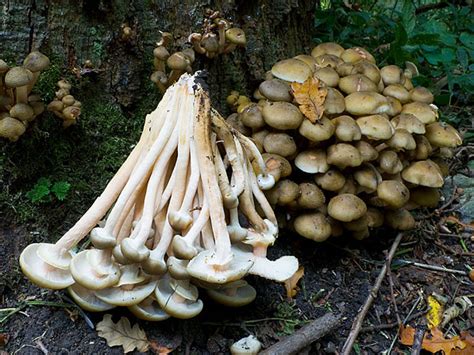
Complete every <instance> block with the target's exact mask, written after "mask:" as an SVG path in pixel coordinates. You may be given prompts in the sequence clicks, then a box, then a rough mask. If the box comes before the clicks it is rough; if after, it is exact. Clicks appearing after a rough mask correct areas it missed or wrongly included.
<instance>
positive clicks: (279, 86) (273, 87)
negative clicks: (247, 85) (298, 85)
mask: <svg viewBox="0 0 474 355" xmlns="http://www.w3.org/2000/svg"><path fill="white" fill-rule="evenodd" d="M258 90H259V92H260V93H261V94H262V95H263V96H265V97H266V98H267V99H268V100H270V101H285V102H291V101H292V99H293V98H292V96H291V94H290V90H291V89H290V86H289V85H288V84H287V83H286V82H284V81H282V80H279V79H270V80H265V81H263V82H262V83H261V84H260V86H259V87H258Z"/></svg>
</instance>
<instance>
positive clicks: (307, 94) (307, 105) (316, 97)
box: [291, 77, 328, 123]
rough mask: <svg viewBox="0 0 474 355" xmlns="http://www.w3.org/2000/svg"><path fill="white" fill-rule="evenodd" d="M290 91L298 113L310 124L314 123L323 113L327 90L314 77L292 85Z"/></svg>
mask: <svg viewBox="0 0 474 355" xmlns="http://www.w3.org/2000/svg"><path fill="white" fill-rule="evenodd" d="M291 89H292V90H293V96H294V97H295V100H296V102H297V103H298V104H299V107H300V111H301V112H302V113H303V115H305V116H306V118H308V119H309V120H310V121H311V122H312V123H316V121H318V120H319V119H321V117H322V116H323V113H324V101H325V100H326V95H327V94H328V90H327V89H326V88H325V87H324V86H323V84H322V83H321V82H320V81H319V80H318V79H317V78H314V77H311V78H309V79H308V80H306V81H305V82H304V83H302V84H300V83H292V84H291Z"/></svg>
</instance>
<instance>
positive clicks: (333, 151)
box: [327, 143, 362, 169]
mask: <svg viewBox="0 0 474 355" xmlns="http://www.w3.org/2000/svg"><path fill="white" fill-rule="evenodd" d="M327 161H328V163H329V164H331V165H335V166H337V167H338V168H341V169H344V168H346V167H348V166H351V167H354V166H359V165H361V164H362V157H361V155H360V153H359V150H358V149H357V148H356V147H354V146H353V145H351V144H347V143H337V144H333V145H331V146H330V147H329V148H328V149H327Z"/></svg>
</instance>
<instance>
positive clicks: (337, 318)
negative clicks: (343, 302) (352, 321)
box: [259, 313, 342, 355]
mask: <svg viewBox="0 0 474 355" xmlns="http://www.w3.org/2000/svg"><path fill="white" fill-rule="evenodd" d="M341 320H342V315H341V314H339V315H335V314H334V313H326V314H325V315H324V316H322V317H320V318H317V319H315V320H313V321H312V322H311V323H309V324H307V325H305V326H304V327H302V328H301V329H298V330H297V331H296V332H294V333H293V334H292V335H290V336H287V337H285V338H283V339H282V340H280V341H279V342H277V343H275V344H273V345H272V346H270V347H269V348H268V349H266V350H264V351H262V352H260V353H259V354H260V355H291V354H296V353H298V351H300V350H301V349H303V348H304V347H306V346H308V345H310V344H312V343H314V342H315V341H316V340H318V339H321V338H322V337H323V336H325V335H326V334H328V333H329V332H331V331H332V330H333V329H334V328H336V327H337V326H338V325H339V324H340V322H341Z"/></svg>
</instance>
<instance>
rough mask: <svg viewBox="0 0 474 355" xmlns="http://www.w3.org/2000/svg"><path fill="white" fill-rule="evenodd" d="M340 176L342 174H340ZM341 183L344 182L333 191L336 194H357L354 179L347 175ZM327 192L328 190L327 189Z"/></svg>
mask: <svg viewBox="0 0 474 355" xmlns="http://www.w3.org/2000/svg"><path fill="white" fill-rule="evenodd" d="M340 174H341V173H340ZM341 176H342V174H341ZM343 177H344V176H343ZM343 181H344V184H343V185H342V186H341V188H339V189H337V190H335V191H336V192H337V194H338V195H340V194H352V195H356V194H357V184H356V183H355V180H354V178H353V177H352V176H351V175H347V177H346V178H345V180H343ZM335 186H337V185H335ZM327 190H329V189H327Z"/></svg>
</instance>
